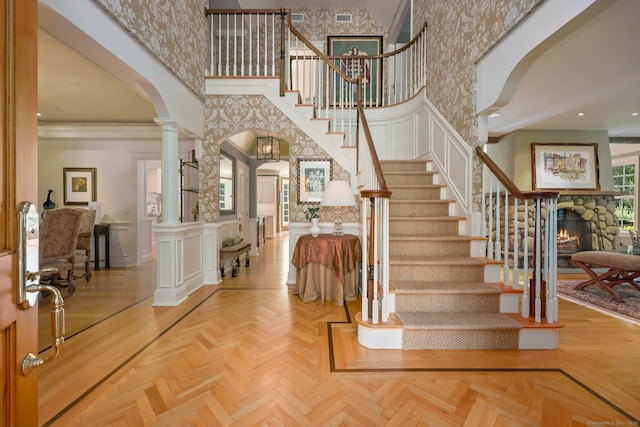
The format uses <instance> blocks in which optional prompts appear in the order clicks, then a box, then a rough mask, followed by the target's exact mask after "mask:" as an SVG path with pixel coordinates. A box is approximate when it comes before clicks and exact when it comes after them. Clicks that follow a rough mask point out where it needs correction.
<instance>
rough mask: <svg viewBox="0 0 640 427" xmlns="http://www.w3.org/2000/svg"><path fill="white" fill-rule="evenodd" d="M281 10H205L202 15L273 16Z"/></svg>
mask: <svg viewBox="0 0 640 427" xmlns="http://www.w3.org/2000/svg"><path fill="white" fill-rule="evenodd" d="M280 10H281V9H205V10H204V14H205V16H207V15H225V14H229V15H231V14H236V15H241V14H243V13H244V14H245V15H246V14H257V13H265V14H266V13H273V14H275V15H278V14H280Z"/></svg>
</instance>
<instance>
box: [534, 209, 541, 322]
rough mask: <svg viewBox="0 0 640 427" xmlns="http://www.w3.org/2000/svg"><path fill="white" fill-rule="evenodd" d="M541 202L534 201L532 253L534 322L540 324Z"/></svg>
mask: <svg viewBox="0 0 640 427" xmlns="http://www.w3.org/2000/svg"><path fill="white" fill-rule="evenodd" d="M541 203H542V202H541V201H540V199H538V200H536V216H535V224H536V225H535V227H536V228H535V234H536V238H535V242H534V251H535V256H536V261H535V264H534V266H535V273H536V281H535V285H536V287H535V313H534V316H535V321H536V322H537V323H540V320H541V317H542V305H541V303H540V284H541V280H542V278H541V271H540V270H541V269H542V262H541V252H542V239H541V237H542V236H541V233H540V227H542V224H541V220H540V215H541V214H542V213H541V206H540V204H541Z"/></svg>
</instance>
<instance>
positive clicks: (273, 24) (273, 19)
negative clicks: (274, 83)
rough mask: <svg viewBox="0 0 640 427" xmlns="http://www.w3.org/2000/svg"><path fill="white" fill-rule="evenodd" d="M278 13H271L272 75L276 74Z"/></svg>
mask: <svg viewBox="0 0 640 427" xmlns="http://www.w3.org/2000/svg"><path fill="white" fill-rule="evenodd" d="M275 43H276V14H275V13H272V14H271V75H272V76H275V75H276V44H275Z"/></svg>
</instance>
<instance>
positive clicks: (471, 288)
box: [391, 281, 502, 295]
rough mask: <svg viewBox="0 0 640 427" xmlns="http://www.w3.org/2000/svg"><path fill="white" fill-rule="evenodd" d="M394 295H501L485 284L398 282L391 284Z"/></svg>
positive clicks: (495, 289)
mask: <svg viewBox="0 0 640 427" xmlns="http://www.w3.org/2000/svg"><path fill="white" fill-rule="evenodd" d="M391 285H392V286H393V287H394V288H395V290H396V294H397V295H400V294H402V293H412V294H414V293H424V294H447V295H455V294H460V293H465V294H497V295H499V294H501V293H502V292H501V291H500V289H499V288H497V287H495V286H493V285H490V284H489V283H486V282H457V281H454V282H448V281H447V282H411V281H400V282H393V283H392V284H391Z"/></svg>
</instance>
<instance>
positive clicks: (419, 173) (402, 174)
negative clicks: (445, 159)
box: [384, 171, 438, 176]
mask: <svg viewBox="0 0 640 427" xmlns="http://www.w3.org/2000/svg"><path fill="white" fill-rule="evenodd" d="M437 173H438V172H436V171H412V172H411V175H435V174H437ZM384 174H385V175H400V176H404V175H406V174H407V172H406V171H388V172H385V173H384Z"/></svg>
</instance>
